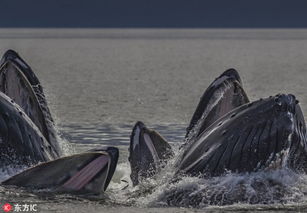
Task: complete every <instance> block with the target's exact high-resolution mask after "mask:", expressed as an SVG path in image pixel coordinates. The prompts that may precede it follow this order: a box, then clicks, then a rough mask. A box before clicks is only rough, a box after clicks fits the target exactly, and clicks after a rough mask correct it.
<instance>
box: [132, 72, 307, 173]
mask: <svg viewBox="0 0 307 213" xmlns="http://www.w3.org/2000/svg"><path fill="white" fill-rule="evenodd" d="M135 131H136V130H135V127H134V129H133V132H132V135H131V142H130V143H131V146H133V144H135V143H136V140H137V139H136V138H135V137H133V135H135ZM306 141H307V140H306V125H305V121H304V116H303V113H302V110H301V108H300V105H299V101H298V100H297V99H296V97H295V96H294V95H291V94H288V95H286V94H278V95H276V96H270V97H268V98H264V99H260V100H257V101H253V102H250V101H249V99H248V97H247V95H246V93H245V91H244V90H243V87H242V83H241V78H240V76H239V74H238V72H237V71H236V70H234V69H229V70H226V71H225V72H224V73H223V74H222V75H221V76H219V77H218V78H217V79H215V80H214V81H213V83H211V85H210V86H209V88H208V89H207V90H206V91H205V92H204V94H203V96H202V97H201V99H200V102H199V104H198V106H197V108H196V111H195V112H194V114H193V116H192V119H191V121H190V124H189V126H188V128H187V132H186V136H185V141H184V144H183V145H182V146H181V151H180V152H181V154H179V155H176V164H175V166H174V167H175V170H176V171H177V172H175V177H174V179H178V177H179V178H180V177H181V176H186V175H188V176H201V177H208V176H209V177H210V176H219V175H223V174H224V173H226V172H234V173H245V172H257V171H263V170H270V169H276V168H282V167H287V168H290V169H292V170H294V171H296V172H307V144H306ZM137 143H138V144H139V147H140V148H139V149H141V151H140V150H138V153H136V152H135V151H134V150H132V149H130V159H131V158H137V159H139V160H140V159H144V156H142V157H140V156H139V154H141V155H142V154H144V155H146V158H147V159H148V158H151V159H154V158H155V156H157V153H158V152H159V151H158V149H155V146H151V149H152V150H153V151H151V152H145V151H144V150H146V149H147V150H148V149H149V145H150V144H154V143H155V142H153V141H151V143H148V142H146V141H145V140H138V141H137ZM166 143H167V142H165V144H166ZM148 144H149V145H148ZM136 156H137V157H136ZM130 164H131V170H132V172H131V173H132V174H135V173H138V174H140V173H142V174H144V173H150V172H149V171H148V168H147V167H142V168H141V169H143V171H139V169H140V167H139V168H138V170H137V171H136V169H135V167H134V166H133V164H135V162H134V163H132V162H131V161H130ZM143 177H145V175H143Z"/></svg>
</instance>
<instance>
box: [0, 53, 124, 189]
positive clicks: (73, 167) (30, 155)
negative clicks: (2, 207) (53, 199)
mask: <svg viewBox="0 0 307 213" xmlns="http://www.w3.org/2000/svg"><path fill="white" fill-rule="evenodd" d="M0 152H1V153H0V168H2V169H3V170H5V168H6V167H7V166H9V167H14V166H17V165H23V166H27V167H29V166H32V165H36V166H33V167H30V168H28V169H26V170H25V171H22V172H21V173H19V174H16V175H15V176H13V177H10V178H9V179H7V180H5V181H3V182H2V183H1V184H2V185H16V186H21V187H27V188H33V189H45V188H49V189H51V190H54V191H58V192H69V193H77V194H100V193H102V192H104V191H105V190H106V189H107V186H108V185H109V183H110V181H111V178H112V176H113V174H114V172H115V169H116V165H117V160H118V149H117V148H114V147H107V148H101V149H96V150H90V151H89V152H86V153H81V154H76V155H71V156H66V157H61V150H60V146H59V142H58V140H57V134H56V130H55V126H54V122H53V119H52V116H51V113H50V110H49V108H48V106H47V101H46V98H45V95H44V92H43V89H42V87H41V84H40V82H39V80H38V78H37V77H36V75H35V74H34V72H33V71H32V69H31V68H30V66H29V65H28V64H27V63H26V62H25V61H24V60H23V59H22V58H21V57H20V56H19V55H18V54H17V53H16V52H15V51H13V50H8V51H7V52H6V53H5V54H4V56H3V58H2V59H1V62H0ZM38 163H39V164H38ZM37 164H38V165H37Z"/></svg>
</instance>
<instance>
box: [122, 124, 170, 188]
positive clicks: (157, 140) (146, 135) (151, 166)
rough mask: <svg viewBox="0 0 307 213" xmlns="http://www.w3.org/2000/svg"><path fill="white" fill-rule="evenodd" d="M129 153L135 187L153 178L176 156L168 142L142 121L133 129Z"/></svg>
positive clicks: (131, 175)
mask: <svg viewBox="0 0 307 213" xmlns="http://www.w3.org/2000/svg"><path fill="white" fill-rule="evenodd" d="M129 153H130V155H129V158H128V160H129V162H130V165H131V174H130V177H131V180H132V183H133V185H137V184H138V183H139V181H140V180H141V179H144V178H148V177H151V176H153V175H154V174H155V173H156V172H157V170H158V169H159V168H161V166H163V163H165V162H166V161H167V160H168V159H169V158H171V157H172V156H173V155H174V153H173V151H172V148H171V146H170V145H169V144H168V142H167V141H166V140H165V139H164V138H163V137H162V136H161V135H160V134H159V133H157V132H156V131H154V130H151V129H148V128H147V127H146V126H145V124H144V123H142V122H140V121H138V122H137V123H136V124H135V125H134V127H133V131H132V134H131V137H130V147H129Z"/></svg>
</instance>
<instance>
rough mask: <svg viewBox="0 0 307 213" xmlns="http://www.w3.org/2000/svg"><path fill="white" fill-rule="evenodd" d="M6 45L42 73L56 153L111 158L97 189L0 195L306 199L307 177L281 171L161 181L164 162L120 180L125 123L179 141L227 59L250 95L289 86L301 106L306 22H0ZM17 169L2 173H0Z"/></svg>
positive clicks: (87, 203)
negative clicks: (86, 25)
mask: <svg viewBox="0 0 307 213" xmlns="http://www.w3.org/2000/svg"><path fill="white" fill-rule="evenodd" d="M7 49H14V50H16V51H17V52H19V53H20V55H21V56H22V57H23V58H24V59H25V60H26V61H27V62H28V63H29V64H30V65H31V67H32V68H33V69H34V71H35V72H36V74H37V76H38V77H39V79H40V80H41V83H42V85H43V87H44V90H45V93H46V95H47V100H48V104H49V107H50V109H51V112H52V114H53V116H54V118H55V121H56V124H57V128H58V132H59V135H60V137H61V145H62V148H63V150H64V154H65V155H69V154H73V153H78V152H83V151H85V150H88V149H91V148H95V147H100V146H104V145H112V146H116V147H118V148H119V149H120V159H119V164H118V167H117V171H116V173H115V175H114V178H113V180H112V182H111V184H110V186H109V188H108V190H107V191H106V193H105V195H103V196H101V197H91V198H87V197H76V196H71V195H56V194H52V193H48V192H45V191H43V192H40V191H39V192H37V191H35V192H29V191H26V190H23V189H18V188H14V187H12V188H4V187H0V201H1V202H0V204H2V203H5V202H11V203H36V204H38V208H39V210H40V211H41V212H76V211H78V212H99V211H100V212H119V211H123V212H144V211H146V212H147V211H148V212H190V211H192V212H198V211H200V212H201V211H204V210H205V211H208V212H210V211H236V212H237V211H238V212H239V211H242V212H245V211H267V212H271V211H273V212H282V211H289V210H292V211H303V210H304V209H305V208H306V207H307V202H306V198H307V195H306V193H307V176H305V175H297V174H295V173H293V172H291V171H288V170H280V171H272V172H268V173H265V172H264V173H257V174H244V175H235V174H226V175H225V176H223V177H219V178H214V179H199V178H185V179H183V180H182V181H180V182H179V183H176V184H165V183H166V182H167V181H168V180H169V178H170V177H171V176H172V174H173V173H172V172H173V171H172V163H173V162H170V163H169V165H168V166H167V167H166V168H165V169H164V170H163V171H162V172H161V174H160V175H158V176H157V177H156V178H155V179H152V180H150V181H148V182H145V183H143V184H142V185H140V186H139V187H137V188H132V187H130V186H127V182H128V183H129V181H130V180H129V172H130V171H129V164H128V160H127V156H128V145H129V135H130V132H131V129H132V127H133V125H134V123H135V122H136V121H138V120H141V121H143V122H144V123H145V124H147V125H148V126H149V127H150V128H154V129H156V130H157V131H159V132H160V133H161V135H163V136H164V137H165V138H166V139H167V140H168V141H170V142H171V144H172V146H173V147H175V148H176V147H178V146H179V145H180V143H181V142H182V140H183V136H184V134H185V128H186V126H187V124H188V122H189V120H190V118H191V116H192V114H193V112H194V110H195V108H196V105H197V103H198V101H199V98H200V96H201V95H202V93H203V92H204V90H205V89H206V88H207V86H208V85H209V84H210V83H211V82H212V80H214V78H216V77H217V76H218V75H220V74H221V73H222V72H223V71H225V70H226V69H228V68H236V69H237V70H238V71H239V73H240V75H241V78H242V81H243V86H244V88H245V90H246V92H247V94H248V95H249V97H250V99H251V100H256V99H258V98H261V97H266V96H270V95H275V94H278V93H293V94H294V95H296V97H297V98H298V99H299V100H300V104H301V107H302V109H303V112H304V113H305V115H307V96H306V95H305V91H306V89H307V86H306V83H305V81H306V80H307V60H306V58H307V30H303V29H302V30H299V29H296V30H293V29H292V30H288V29H274V30H270V29H266V30H261V29H255V30H249V29H244V30H242V29H227V30H222V29H220V30H219V29H207V30H202V29H180V30H176V29H172V30H170V29H0V53H1V52H2V53H4V52H5V51H6V50H7ZM22 169H23V168H20V170H22ZM16 172H17V171H16V170H11V171H6V172H2V173H1V175H0V179H1V180H3V179H5V178H7V177H9V176H11V175H13V174H14V173H16ZM255 186H257V188H258V189H259V190H258V191H257V190H255V188H256V187H255ZM259 186H260V187H259ZM242 189H244V190H242ZM242 193H243V194H242ZM238 197H240V199H241V200H240V202H236V200H238ZM255 203H261V204H255Z"/></svg>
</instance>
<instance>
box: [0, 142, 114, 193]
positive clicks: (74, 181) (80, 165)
mask: <svg viewBox="0 0 307 213" xmlns="http://www.w3.org/2000/svg"><path fill="white" fill-rule="evenodd" d="M117 160H118V149H116V148H113V147H109V148H107V149H101V150H97V151H95V150H93V151H91V152H86V153H82V154H76V155H72V156H68V157H63V158H59V159H57V160H54V161H49V162H47V163H42V164H39V165H37V166H34V167H32V168H29V169H27V170H25V171H23V172H21V173H19V174H17V175H15V176H13V177H11V178H9V179H8V180H6V181H4V182H2V184H4V185H16V186H21V187H27V188H33V189H46V188H48V189H52V190H55V191H58V192H70V193H77V194H81V193H82V194H100V193H101V192H103V191H105V190H106V188H107V187H108V185H109V183H110V181H111V178H112V176H113V174H114V172H115V169H116V164H117Z"/></svg>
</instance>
